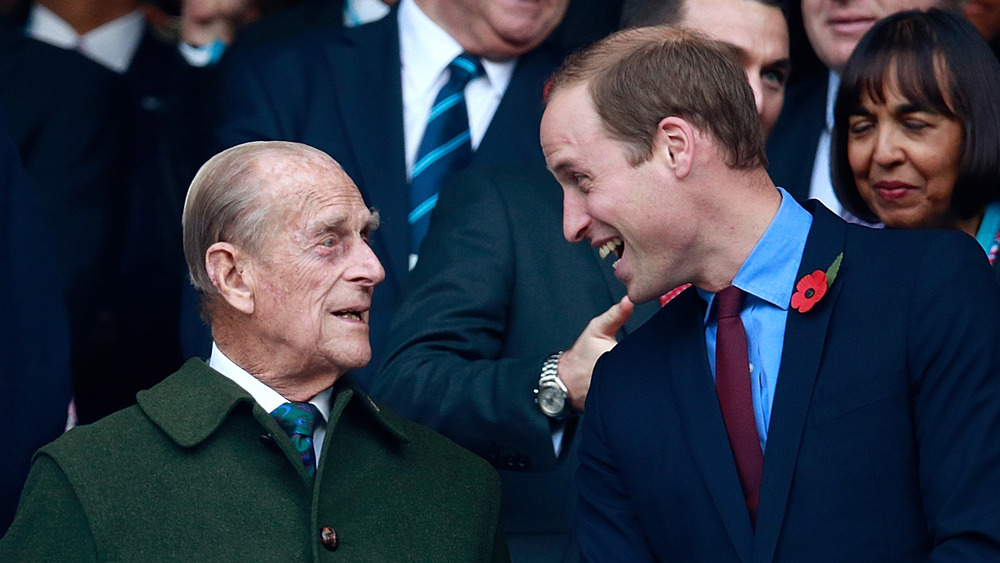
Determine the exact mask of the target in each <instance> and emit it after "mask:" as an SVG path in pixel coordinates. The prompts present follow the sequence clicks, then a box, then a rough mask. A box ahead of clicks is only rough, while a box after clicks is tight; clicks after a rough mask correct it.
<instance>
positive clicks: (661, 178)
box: [541, 28, 1000, 563]
mask: <svg viewBox="0 0 1000 563" xmlns="http://www.w3.org/2000/svg"><path fill="white" fill-rule="evenodd" d="M541 141H542V149H543V152H544V153H545V158H546V162H547V164H548V166H549V169H550V170H551V171H552V172H553V174H554V175H555V177H556V179H557V180H558V181H559V183H560V184H561V185H562V188H563V194H564V210H563V230H564V235H565V236H566V238H567V239H568V240H570V241H580V240H583V239H585V238H586V239H589V240H590V243H591V245H592V246H594V247H595V248H599V249H601V252H602V253H611V252H613V253H615V254H616V255H617V257H618V260H617V262H616V264H615V274H616V276H617V278H618V279H619V280H621V281H622V282H623V283H624V284H625V285H626V287H627V288H628V296H629V298H630V299H631V300H632V301H634V302H637V303H641V302H646V301H650V300H653V299H655V298H657V297H658V296H660V295H662V294H663V293H664V292H666V291H668V290H670V289H671V288H674V287H677V286H679V285H681V284H684V283H691V284H693V285H694V289H689V290H687V291H685V292H683V293H681V294H680V296H678V297H677V298H675V299H674V300H673V301H671V302H670V303H668V304H667V305H666V306H665V307H664V308H662V309H661V310H660V311H659V312H658V313H657V314H656V315H654V316H653V318H652V319H650V321H648V322H647V323H646V324H645V325H643V326H642V327H641V328H639V329H638V330H637V331H635V332H633V333H631V334H630V335H629V336H628V337H627V338H626V339H625V340H624V341H622V342H621V343H619V344H618V346H617V347H616V348H614V349H613V350H612V351H611V352H608V353H607V354H605V355H604V356H603V357H602V358H601V359H600V360H599V361H598V363H597V366H596V368H595V370H594V374H593V379H592V383H591V387H590V392H589V395H588V397H587V403H586V409H587V416H586V417H585V418H584V421H583V430H582V432H583V437H582V442H581V445H580V469H579V471H578V473H577V481H578V488H579V491H580V524H579V534H578V535H579V541H580V548H581V552H582V555H583V559H584V560H588V561H650V560H665V561H686V562H691V561H706V562H708V561H711V562H713V563H716V562H725V561H744V562H748V561H757V562H764V561H836V562H841V561H873V562H874V561H922V560H928V559H929V560H933V561H970V560H996V559H997V558H998V557H1000V520H998V519H996V518H993V517H992V515H995V514H997V513H998V511H1000V498H998V497H997V495H996V494H995V491H996V490H997V488H998V487H1000V465H998V464H997V463H996V460H997V459H998V458H1000V440H997V432H998V431H1000V351H998V349H997V346H996V343H997V342H998V341H1000V286H998V284H997V281H996V279H995V277H994V275H993V273H992V271H991V270H990V268H989V265H988V264H987V262H986V261H985V260H983V257H982V251H981V250H979V249H978V248H977V247H976V245H975V244H974V243H973V241H971V240H968V237H962V236H956V235H954V234H953V233H943V232H934V233H931V232H895V231H882V230H872V229H867V228H864V227H860V226H856V225H848V224H846V223H845V222H844V221H842V220H841V219H839V218H837V217H836V216H834V215H833V214H832V213H831V212H829V211H828V210H827V209H826V208H824V207H822V206H820V205H815V204H814V203H810V204H808V205H807V206H806V207H805V208H803V207H802V206H800V205H799V204H798V203H796V202H795V201H794V200H793V198H792V197H791V196H789V195H788V192H786V191H784V190H782V189H778V188H775V186H774V184H773V183H772V182H771V180H770V178H769V177H768V175H767V172H766V169H765V167H766V164H767V159H766V157H765V155H764V145H763V142H762V140H761V135H760V130H759V120H758V116H757V114H756V112H755V110H754V98H753V94H752V92H751V91H750V88H749V87H748V85H747V81H746V78H745V75H744V72H743V69H742V68H741V67H740V65H739V63H738V62H737V61H736V59H735V58H734V57H733V56H732V52H731V50H730V49H728V48H727V47H725V46H724V45H722V44H720V43H716V42H713V41H710V40H708V39H706V38H704V37H702V36H698V35H694V34H690V33H688V32H684V31H680V30H676V29H670V28H641V29H636V30H630V31H626V32H621V33H618V34H615V35H613V36H611V37H610V38H608V39H606V40H604V41H602V42H600V43H598V44H597V45H595V46H594V47H592V48H590V49H588V50H587V51H585V52H584V53H582V54H581V55H578V56H576V57H574V58H572V59H571V60H569V61H568V62H567V63H566V64H565V65H564V67H563V68H562V69H561V70H560V71H559V72H558V73H557V74H556V76H555V77H554V79H553V83H552V87H551V90H550V92H549V99H548V107H547V108H546V110H545V115H544V117H543V119H542V124H541ZM970 300H974V303H970Z"/></svg>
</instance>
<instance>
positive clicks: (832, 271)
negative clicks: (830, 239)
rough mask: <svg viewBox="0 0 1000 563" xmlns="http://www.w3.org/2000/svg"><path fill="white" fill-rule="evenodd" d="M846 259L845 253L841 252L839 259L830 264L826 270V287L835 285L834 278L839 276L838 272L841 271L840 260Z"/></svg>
mask: <svg viewBox="0 0 1000 563" xmlns="http://www.w3.org/2000/svg"><path fill="white" fill-rule="evenodd" d="M843 259H844V253H843V252H841V253H840V254H838V255H837V259H836V260H834V261H833V264H830V267H829V268H827V270H826V287H827V289H829V288H830V286H832V285H833V279H834V278H836V277H837V272H838V271H840V261H841V260H843Z"/></svg>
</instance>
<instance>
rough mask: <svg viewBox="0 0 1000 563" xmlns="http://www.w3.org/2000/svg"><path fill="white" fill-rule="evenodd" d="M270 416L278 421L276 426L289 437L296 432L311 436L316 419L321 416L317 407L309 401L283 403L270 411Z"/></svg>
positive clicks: (300, 434)
mask: <svg viewBox="0 0 1000 563" xmlns="http://www.w3.org/2000/svg"><path fill="white" fill-rule="evenodd" d="M271 416H273V417H274V419H275V420H276V421H278V426H281V429H282V430H284V431H285V433H286V434H288V436H289V437H292V436H294V435H296V434H297V435H299V436H308V437H311V436H312V435H313V429H314V428H315V427H316V419H317V418H319V419H322V418H323V416H322V415H321V414H320V413H319V409H317V408H316V407H315V406H314V405H312V404H311V403H285V404H283V405H281V406H280V407H278V408H276V409H274V410H273V411H271Z"/></svg>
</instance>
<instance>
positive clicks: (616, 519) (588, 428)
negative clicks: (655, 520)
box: [576, 356, 654, 562]
mask: <svg viewBox="0 0 1000 563" xmlns="http://www.w3.org/2000/svg"><path fill="white" fill-rule="evenodd" d="M606 358H607V356H604V357H602V358H601V359H600V360H598V361H597V366H595V367H594V375H593V378H592V379H591V384H590V392H589V393H588V395H587V416H585V417H584V419H583V423H582V424H583V428H582V429H581V432H582V434H583V437H582V438H581V441H580V467H579V469H577V473H576V486H577V490H578V491H579V495H580V504H579V520H578V524H577V541H578V542H579V544H580V560H581V561H630V562H641V561H653V560H654V558H653V553H652V550H651V548H650V546H649V544H648V543H647V542H646V538H645V535H644V533H643V531H642V530H641V528H640V524H639V515H638V514H637V512H636V509H635V503H634V502H633V501H632V499H631V498H630V497H629V493H628V491H627V488H626V482H625V481H626V477H625V476H624V475H622V473H621V471H620V470H619V469H618V467H617V462H616V460H615V458H614V452H613V451H612V448H611V444H612V443H613V442H614V437H608V436H607V435H606V433H605V431H604V426H603V421H602V418H601V416H602V408H601V407H602V401H603V400H604V399H605V397H604V393H603V392H602V391H603V390H602V388H601V383H602V377H601V372H602V368H604V367H605V366H606V365H607V361H606Z"/></svg>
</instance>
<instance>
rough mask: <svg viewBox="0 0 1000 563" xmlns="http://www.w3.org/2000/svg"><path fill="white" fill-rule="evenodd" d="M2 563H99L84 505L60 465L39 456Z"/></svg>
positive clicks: (0, 548) (0, 551) (0, 555)
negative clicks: (6, 562) (39, 562)
mask: <svg viewBox="0 0 1000 563" xmlns="http://www.w3.org/2000/svg"><path fill="white" fill-rule="evenodd" d="M0 561H97V546H96V543H95V541H94V536H93V534H92V533H91V531H90V525H89V523H88V521H87V516H86V514H84V511H83V506H82V505H81V504H80V501H79V499H78V498H77V497H76V494H75V493H74V492H73V485H72V483H70V481H69V479H67V478H66V475H65V474H64V473H63V471H62V469H60V468H59V465H58V464H57V463H56V462H55V461H54V460H53V459H52V458H50V457H49V456H47V455H44V454H39V455H38V456H37V457H36V458H35V462H34V464H33V465H32V467H31V473H30V474H29V475H28V483H27V484H26V485H25V487H24V493H23V495H22V496H21V504H20V505H19V506H18V510H17V516H15V518H14V523H13V524H12V525H11V527H10V529H9V530H7V534H6V535H5V536H4V537H3V540H0Z"/></svg>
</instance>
